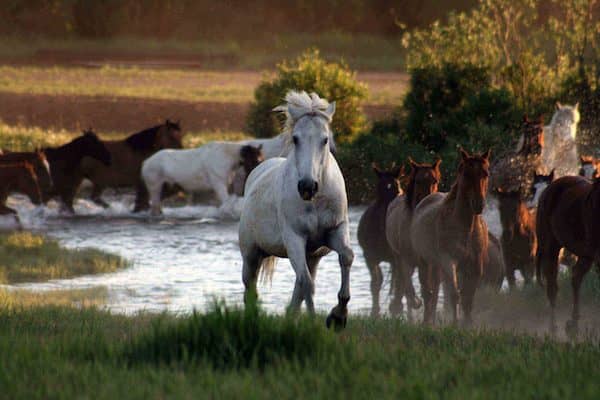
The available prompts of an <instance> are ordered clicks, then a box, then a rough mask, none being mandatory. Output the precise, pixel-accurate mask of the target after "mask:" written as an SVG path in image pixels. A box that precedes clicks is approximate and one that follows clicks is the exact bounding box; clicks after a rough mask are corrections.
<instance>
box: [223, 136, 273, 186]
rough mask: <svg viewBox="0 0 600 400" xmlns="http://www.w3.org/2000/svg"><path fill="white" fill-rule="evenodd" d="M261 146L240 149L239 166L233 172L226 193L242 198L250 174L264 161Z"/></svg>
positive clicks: (247, 146)
mask: <svg viewBox="0 0 600 400" xmlns="http://www.w3.org/2000/svg"><path fill="white" fill-rule="evenodd" d="M262 148H263V145H262V144H259V145H258V146H252V145H244V146H242V148H241V149H240V158H241V161H240V166H239V167H238V168H237V169H236V170H235V171H234V174H233V178H232V179H231V182H230V184H229V188H228V192H229V193H230V194H234V195H236V196H238V197H243V196H244V186H245V185H246V179H248V175H250V172H252V170H254V168H256V167H257V166H258V164H260V163H261V162H263V161H264V160H265V155H264V154H263V152H262Z"/></svg>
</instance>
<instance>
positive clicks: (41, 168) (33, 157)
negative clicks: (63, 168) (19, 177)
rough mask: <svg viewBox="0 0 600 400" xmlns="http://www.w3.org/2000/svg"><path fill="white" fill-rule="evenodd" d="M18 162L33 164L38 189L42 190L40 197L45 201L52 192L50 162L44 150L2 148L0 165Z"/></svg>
mask: <svg viewBox="0 0 600 400" xmlns="http://www.w3.org/2000/svg"><path fill="white" fill-rule="evenodd" d="M18 162H27V163H29V164H31V166H33V170H34V171H35V174H36V176H37V180H38V184H39V186H40V191H41V192H42V198H43V200H44V202H46V201H47V200H48V199H49V196H50V194H51V193H52V176H51V175H50V164H49V163H48V160H47V159H46V155H45V154H44V152H43V151H42V150H36V151H33V152H10V151H7V150H4V151H3V152H2V155H0V165H2V164H12V163H18Z"/></svg>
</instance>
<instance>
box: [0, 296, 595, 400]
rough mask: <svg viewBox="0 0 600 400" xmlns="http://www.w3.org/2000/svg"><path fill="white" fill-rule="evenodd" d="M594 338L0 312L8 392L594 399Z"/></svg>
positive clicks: (385, 324)
mask: <svg viewBox="0 0 600 400" xmlns="http://www.w3.org/2000/svg"><path fill="white" fill-rule="evenodd" d="M598 357H600V348H599V347H598V345H597V344H595V343H589V342H587V343H578V344H569V343H559V342H554V341H551V340H548V339H535V338H532V337H527V336H519V335H514V334H510V333H494V332H487V333H486V332H476V331H461V330H456V329H453V328H444V329H434V330H432V329H428V328H422V327H418V326H412V325H407V324H405V323H403V322H401V321H399V320H373V319H368V318H363V319H361V318H353V319H352V320H350V321H349V326H348V328H347V330H346V331H344V332H342V333H340V334H335V333H333V332H329V331H326V330H325V329H324V327H323V321H322V318H318V319H316V320H310V319H305V318H300V319H298V320H289V319H286V318H283V317H269V316H265V315H262V314H260V315H254V314H253V313H250V315H248V314H246V313H244V312H238V311H231V310H230V311H226V310H224V309H222V308H220V309H217V310H213V311H211V312H209V313H207V314H204V315H192V316H187V317H173V316H169V315H148V314H141V315H136V316H133V317H125V316H114V315H110V314H108V313H105V312H101V311H97V310H94V309H89V308H85V309H72V308H65V307H41V308H29V309H22V310H2V311H0V363H1V364H2V365H3V366H4V367H3V374H0V386H1V387H2V388H3V393H4V395H5V396H7V397H9V398H47V397H57V398H59V397H63V398H72V397H79V398H81V397H94V398H165V397H168V398H215V397H219V398H223V397H224V398H267V397H277V398H328V399H331V398H347V397H348V396H351V397H353V398H367V397H368V398H400V397H402V398H423V399H427V398H440V397H443V398H448V399H463V398H482V399H483V398H485V399H490V398H544V399H554V398H556V399H563V398H574V397H577V398H597V396H598V393H599V391H600V384H599V383H598V382H599V380H598V378H600V369H599V368H598V367H597V360H598Z"/></svg>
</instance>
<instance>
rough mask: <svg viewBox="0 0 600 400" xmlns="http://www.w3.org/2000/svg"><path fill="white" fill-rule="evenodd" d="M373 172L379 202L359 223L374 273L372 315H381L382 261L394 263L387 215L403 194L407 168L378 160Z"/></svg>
mask: <svg viewBox="0 0 600 400" xmlns="http://www.w3.org/2000/svg"><path fill="white" fill-rule="evenodd" d="M372 167H373V171H374V172H375V175H376V176H377V186H376V188H375V201H374V202H373V203H371V205H369V207H368V208H367V209H366V210H365V212H364V213H363V215H362V216H361V217H360V221H359V223H358V229H357V236H358V244H359V245H360V247H361V248H362V250H363V255H364V257H365V262H366V264H367V268H368V269H369V273H370V275H371V298H372V306H371V315H373V316H377V315H379V311H380V308H379V292H380V291H381V285H382V284H383V274H382V272H381V268H380V267H379V263H381V262H388V263H390V265H391V264H393V263H394V255H393V253H392V249H391V248H390V246H389V245H388V243H387V241H386V240H385V239H384V237H385V224H386V221H385V216H386V213H387V208H388V205H389V204H390V202H391V201H392V200H394V199H395V198H396V196H398V195H400V194H402V189H400V180H401V179H402V178H403V175H404V168H401V167H396V166H395V165H392V167H391V168H390V169H389V170H382V169H380V168H379V167H378V166H377V165H376V164H375V163H373V164H372Z"/></svg>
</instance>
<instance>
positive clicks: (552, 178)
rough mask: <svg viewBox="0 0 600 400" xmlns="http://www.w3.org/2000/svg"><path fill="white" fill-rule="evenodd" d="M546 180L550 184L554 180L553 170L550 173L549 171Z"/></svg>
mask: <svg viewBox="0 0 600 400" xmlns="http://www.w3.org/2000/svg"><path fill="white" fill-rule="evenodd" d="M548 178H550V182H552V181H553V180H554V168H553V169H552V171H550V175H548Z"/></svg>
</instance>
